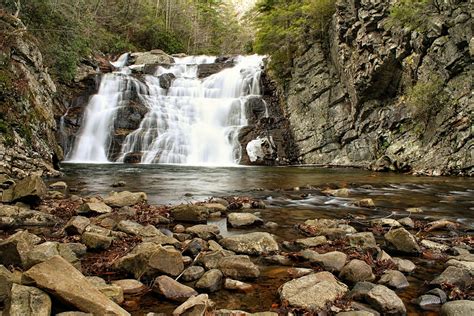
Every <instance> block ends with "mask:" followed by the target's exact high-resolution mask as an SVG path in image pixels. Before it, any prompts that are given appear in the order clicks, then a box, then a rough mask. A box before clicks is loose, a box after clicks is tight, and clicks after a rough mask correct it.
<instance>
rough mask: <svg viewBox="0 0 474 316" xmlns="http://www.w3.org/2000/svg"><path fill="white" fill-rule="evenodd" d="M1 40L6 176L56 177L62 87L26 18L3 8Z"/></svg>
mask: <svg viewBox="0 0 474 316" xmlns="http://www.w3.org/2000/svg"><path fill="white" fill-rule="evenodd" d="M0 38H1V40H0V91H1V94H0V113H1V114H0V175H1V174H6V175H8V176H11V177H14V178H23V177H25V176H27V175H28V174H31V173H37V174H40V175H45V176H56V175H58V174H59V172H58V171H57V170H55V169H57V167H58V166H57V163H58V162H59V160H61V159H62V150H61V148H60V147H59V146H58V145H57V143H56V139H55V135H54V131H55V130H56V129H57V126H56V122H55V120H54V114H53V107H54V103H55V99H54V98H55V97H54V96H55V93H56V92H57V89H56V86H55V84H54V83H53V81H52V80H51V78H50V76H49V74H48V71H47V69H46V67H45V66H44V65H43V58H42V56H41V53H40V51H39V49H38V47H37V46H36V44H35V43H34V42H33V41H32V39H31V37H28V34H27V32H26V27H25V26H24V25H23V23H22V22H21V21H20V20H18V19H17V18H15V17H13V16H11V15H9V14H7V13H3V12H0Z"/></svg>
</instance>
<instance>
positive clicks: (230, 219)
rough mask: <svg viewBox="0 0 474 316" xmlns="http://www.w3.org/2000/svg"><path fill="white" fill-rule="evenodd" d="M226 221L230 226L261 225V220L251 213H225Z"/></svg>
mask: <svg viewBox="0 0 474 316" xmlns="http://www.w3.org/2000/svg"><path fill="white" fill-rule="evenodd" d="M227 223H228V224H230V226H231V227H242V226H256V225H262V224H263V220H262V219H261V218H259V217H257V216H255V215H254V214H252V213H230V214H229V215H227Z"/></svg>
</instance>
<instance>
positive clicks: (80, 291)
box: [25, 256, 130, 315]
mask: <svg viewBox="0 0 474 316" xmlns="http://www.w3.org/2000/svg"><path fill="white" fill-rule="evenodd" d="M25 276H26V277H28V278H30V279H31V280H33V281H34V283H35V284H36V285H37V286H38V287H39V288H42V289H44V290H45V291H47V292H50V293H51V294H53V295H54V296H56V297H58V298H59V299H61V300H63V301H65V302H67V303H69V304H71V305H73V306H75V307H77V308H78V309H79V310H81V311H83V312H89V313H93V314H97V315H130V314H129V313H128V312H126V311H125V310H123V309H122V308H121V307H120V306H118V305H117V304H115V303H114V302H112V301H111V300H110V299H109V298H107V297H106V296H105V295H104V294H102V293H101V292H100V291H99V290H98V289H97V288H96V287H95V286H94V285H93V284H92V283H90V282H89V281H88V280H87V279H86V278H85V277H84V275H82V273H81V272H79V271H78V270H76V269H75V268H74V267H73V266H72V265H71V264H70V263H68V262H67V261H66V260H64V259H63V258H61V257H59V256H55V257H53V258H51V259H49V260H48V261H45V262H43V263H40V264H37V265H35V266H34V267H32V268H31V269H30V270H28V271H26V272H25Z"/></svg>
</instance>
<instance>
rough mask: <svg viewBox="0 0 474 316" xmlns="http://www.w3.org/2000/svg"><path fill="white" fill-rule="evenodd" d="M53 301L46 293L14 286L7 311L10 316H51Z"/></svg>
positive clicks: (27, 287)
mask: <svg viewBox="0 0 474 316" xmlns="http://www.w3.org/2000/svg"><path fill="white" fill-rule="evenodd" d="M51 305H52V304H51V299H50V298H49V296H48V294H46V293H45V292H43V291H41V290H39V289H37V288H34V287H30V286H23V285H19V284H13V286H12V290H11V298H10V301H9V304H8V306H7V309H6V314H7V315H10V316H49V315H51Z"/></svg>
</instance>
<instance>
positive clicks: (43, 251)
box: [23, 241, 81, 269]
mask: <svg viewBox="0 0 474 316" xmlns="http://www.w3.org/2000/svg"><path fill="white" fill-rule="evenodd" d="M54 256H61V257H62V258H64V259H65V260H66V261H67V262H69V263H70V264H72V265H73V266H74V267H75V268H77V269H80V268H81V263H80V261H79V259H78V258H77V256H76V254H75V253H74V252H73V251H72V250H71V249H70V248H69V246H68V244H62V243H58V242H54V241H46V242H44V243H42V244H39V245H36V246H34V247H33V248H32V249H31V250H30V251H28V252H27V253H26V262H25V263H24V264H23V267H24V268H26V269H29V268H30V267H32V266H34V265H35V264H38V263H41V262H44V261H47V260H49V259H50V258H52V257H54Z"/></svg>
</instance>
